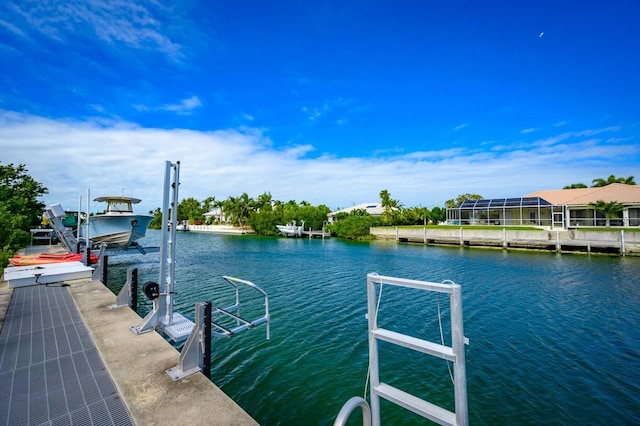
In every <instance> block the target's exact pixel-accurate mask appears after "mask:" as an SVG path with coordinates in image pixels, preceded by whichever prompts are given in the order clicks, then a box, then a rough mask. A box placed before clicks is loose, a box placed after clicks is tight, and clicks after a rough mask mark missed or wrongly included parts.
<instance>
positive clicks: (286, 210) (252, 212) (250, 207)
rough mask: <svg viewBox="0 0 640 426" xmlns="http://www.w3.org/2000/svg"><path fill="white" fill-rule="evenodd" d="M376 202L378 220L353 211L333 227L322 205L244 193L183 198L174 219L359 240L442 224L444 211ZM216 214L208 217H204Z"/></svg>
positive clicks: (155, 223)
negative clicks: (375, 232)
mask: <svg viewBox="0 0 640 426" xmlns="http://www.w3.org/2000/svg"><path fill="white" fill-rule="evenodd" d="M380 201H381V205H382V207H383V209H384V212H383V214H382V216H381V217H374V216H371V215H370V214H369V213H368V212H367V211H365V210H358V209H356V210H354V211H352V212H350V213H340V214H338V217H337V219H338V221H337V222H336V223H334V224H328V223H327V215H328V214H329V213H330V212H331V209H330V208H329V207H327V206H326V205H324V204H320V205H317V206H314V205H312V204H311V203H309V202H308V201H301V202H298V201H296V200H289V201H286V202H283V201H280V200H274V199H273V197H272V196H271V193H270V192H264V193H263V194H261V195H259V196H258V197H257V198H255V199H254V198H252V197H250V196H249V195H248V194H247V193H243V194H241V195H239V196H230V197H228V198H227V199H225V200H216V199H215V197H208V198H206V199H204V200H202V201H198V200H196V199H195V198H185V199H183V200H182V201H180V203H179V204H178V211H177V219H178V222H180V223H188V224H191V225H201V224H204V225H212V224H223V223H224V224H229V225H233V226H237V227H241V228H245V227H246V228H251V229H253V231H255V233H256V234H258V235H277V234H278V230H277V228H276V225H284V224H286V223H289V222H292V221H297V222H298V223H300V222H301V221H304V227H305V229H313V230H319V229H322V228H323V227H324V228H325V231H328V232H331V233H332V234H334V235H336V236H338V237H343V238H351V239H363V238H367V236H368V235H369V228H370V227H372V226H378V225H389V226H392V225H425V226H426V225H427V224H429V223H439V222H442V221H444V220H445V218H446V210H445V209H444V208H441V207H434V208H432V209H431V210H429V209H428V208H426V207H421V206H418V207H411V208H404V206H403V205H402V203H401V202H400V201H398V200H395V199H393V198H391V194H390V193H389V191H387V190H386V189H384V190H382V191H381V192H380ZM212 211H214V212H216V214H214V215H210V216H208V217H206V216H205V213H208V212H212ZM149 213H150V214H152V215H153V216H154V219H153V220H152V221H151V224H150V225H149V227H150V228H152V229H160V226H161V223H162V211H161V209H160V208H156V209H155V210H153V211H150V212H149Z"/></svg>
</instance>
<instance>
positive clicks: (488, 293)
mask: <svg viewBox="0 0 640 426" xmlns="http://www.w3.org/2000/svg"><path fill="white" fill-rule="evenodd" d="M158 241H159V232H157V231H150V232H149V234H148V236H147V237H146V238H145V240H144V241H143V242H144V244H146V245H157V244H158ZM176 247H177V255H176V291H177V292H178V295H177V299H176V310H178V311H180V312H182V313H186V314H188V315H193V312H194V304H195V303H196V302H199V301H207V300H212V301H213V303H214V306H226V305H227V304H230V303H226V302H229V301H230V299H229V298H228V296H229V293H228V291H227V286H225V283H224V281H223V280H222V278H221V277H222V275H232V276H236V277H239V278H243V279H246V280H250V281H253V282H254V283H256V284H258V285H259V286H261V287H262V288H263V289H264V290H265V291H267V293H268V294H269V302H270V307H271V317H272V322H271V340H270V341H266V340H265V329H264V326H260V327H257V328H255V329H252V330H250V331H247V332H244V333H240V334H238V335H237V336H234V337H233V338H230V339H212V342H213V343H212V346H213V349H212V380H213V382H214V383H215V384H216V385H218V386H219V387H220V388H221V389H222V390H223V391H224V392H225V393H226V394H228V395H229V396H230V397H231V398H233V399H234V400H235V401H236V402H237V403H238V404H239V405H240V406H242V407H243V408H244V409H245V410H246V411H247V412H248V413H249V414H251V415H252V416H253V417H254V418H255V419H256V420H257V421H258V422H259V423H260V424H263V425H330V424H333V421H334V419H335V416H336V415H337V414H338V411H339V410H340V408H341V407H342V405H343V404H344V403H345V402H346V401H347V400H348V399H349V398H350V397H352V396H356V395H359V396H363V394H364V392H365V382H366V376H367V363H368V346H367V321H366V319H365V313H366V274H367V273H369V272H378V273H380V274H382V275H390V276H397V277H402V278H411V279H419V280H426V281H435V282H440V281H442V280H446V279H449V280H453V281H455V282H456V283H458V284H460V285H462V292H463V309H464V327H465V335H466V336H467V337H468V338H469V340H470V345H469V346H468V347H467V352H466V356H467V386H468V403H469V420H470V423H471V424H473V425H533V424H536V425H537V424H566V425H584V424H590V425H598V424H601V425H605V424H629V425H632V424H636V425H637V424H640V310H639V309H638V308H639V306H640V258H631V257H627V258H622V257H607V256H595V255H593V256H589V255H567V254H562V255H557V254H549V253H535V252H515V251H509V252H506V251H502V250H491V249H469V248H457V247H425V246H419V245H397V244H395V243H386V242H384V243H383V242H373V243H350V242H345V241H339V240H336V239H330V240H325V241H322V240H307V239H284V238H260V237H247V236H242V237H241V236H224V235H215V234H205V233H181V234H178V236H177V245H176ZM158 262H159V256H158V255H157V254H150V255H147V256H133V257H128V258H123V257H112V258H111V259H110V265H111V268H110V272H109V281H110V283H109V284H110V287H111V288H112V290H113V291H114V292H117V291H118V290H119V288H120V287H121V286H122V284H123V283H124V281H125V273H126V269H127V268H128V267H131V266H137V267H139V268H140V282H141V283H142V282H144V281H147V280H155V281H157V276H158ZM398 290H400V291H398ZM437 309H438V299H437V296H435V295H423V294H416V293H415V292H414V290H406V289H404V290H403V289H394V288H390V287H389V288H388V289H387V287H385V289H384V290H383V296H382V303H381V306H380V316H379V317H380V321H381V322H383V324H384V322H386V324H391V325H392V327H393V328H394V329H395V330H398V331H404V332H407V333H409V334H412V335H417V336H421V337H423V338H429V339H432V340H439V328H438V317H437V312H438V311H437ZM441 309H442V312H443V318H447V317H448V314H449V310H448V302H447V300H444V299H443V300H442V301H441ZM148 310H149V306H148V305H143V306H141V308H140V310H139V311H140V313H141V315H144V314H145V313H146V312H148ZM245 313H247V312H245ZM249 315H251V314H249ZM256 317H257V315H256ZM383 324H381V325H383ZM444 326H445V329H446V327H447V326H448V321H446V320H445V321H444ZM388 328H391V327H388ZM380 359H381V364H380V366H381V369H380V371H381V373H380V376H381V380H382V381H385V382H387V383H390V384H392V385H394V386H397V387H400V388H402V389H403V390H406V391H408V392H411V393H414V394H416V395H419V396H420V397H422V398H423V399H426V400H428V401H431V402H434V403H437V404H440V405H443V406H445V407H447V408H448V409H453V406H452V404H453V386H452V384H451V380H450V378H449V372H448V370H447V365H446V363H445V362H444V361H442V360H435V359H431V357H428V356H426V355H423V354H419V353H416V352H413V351H409V350H406V349H403V348H398V347H395V346H391V345H387V344H384V343H381V346H380ZM382 423H383V424H386V425H422V424H429V422H427V421H425V420H424V419H422V418H420V417H418V416H416V415H414V414H412V413H411V412H408V411H406V410H403V409H401V408H398V407H396V406H394V405H392V404H390V403H387V402H385V401H383V403H382ZM349 424H362V423H361V420H360V419H359V415H356V413H354V415H353V416H352V421H350V423H349Z"/></svg>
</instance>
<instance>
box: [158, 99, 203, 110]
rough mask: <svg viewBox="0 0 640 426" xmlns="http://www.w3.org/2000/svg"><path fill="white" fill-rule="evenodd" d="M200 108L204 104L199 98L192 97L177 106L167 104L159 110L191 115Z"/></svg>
mask: <svg viewBox="0 0 640 426" xmlns="http://www.w3.org/2000/svg"><path fill="white" fill-rule="evenodd" d="M200 106H202V102H200V99H199V98H198V97H197V96H192V97H190V98H187V99H183V100H182V101H180V102H179V103H177V104H166V105H163V106H161V107H159V108H158V109H161V110H164V111H172V112H177V113H178V114H189V113H191V111H193V110H194V109H196V108H199V107H200Z"/></svg>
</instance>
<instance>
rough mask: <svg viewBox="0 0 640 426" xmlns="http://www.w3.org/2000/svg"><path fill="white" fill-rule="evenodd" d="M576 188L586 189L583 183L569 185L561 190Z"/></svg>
mask: <svg viewBox="0 0 640 426" xmlns="http://www.w3.org/2000/svg"><path fill="white" fill-rule="evenodd" d="M576 188H588V186H587V185H585V184H584V183H572V184H571V185H567V186H565V187H564V188H562V189H576Z"/></svg>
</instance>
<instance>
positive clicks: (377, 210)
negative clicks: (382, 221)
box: [327, 203, 384, 223]
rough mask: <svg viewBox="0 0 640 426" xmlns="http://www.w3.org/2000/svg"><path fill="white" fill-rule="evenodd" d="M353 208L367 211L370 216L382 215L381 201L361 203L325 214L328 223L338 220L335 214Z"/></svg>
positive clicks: (348, 211) (349, 210)
mask: <svg viewBox="0 0 640 426" xmlns="http://www.w3.org/2000/svg"><path fill="white" fill-rule="evenodd" d="M354 210H364V211H366V212H367V213H369V214H370V215H371V216H376V217H380V216H382V213H384V207H382V204H381V203H362V204H358V205H355V206H351V207H347V208H346V209H340V210H336V211H334V212H331V213H329V214H327V218H328V220H329V223H334V222H336V221H337V220H338V219H337V216H338V215H339V214H340V213H346V214H349V213H351V212H352V211H354Z"/></svg>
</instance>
